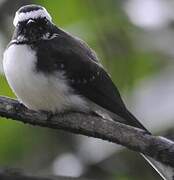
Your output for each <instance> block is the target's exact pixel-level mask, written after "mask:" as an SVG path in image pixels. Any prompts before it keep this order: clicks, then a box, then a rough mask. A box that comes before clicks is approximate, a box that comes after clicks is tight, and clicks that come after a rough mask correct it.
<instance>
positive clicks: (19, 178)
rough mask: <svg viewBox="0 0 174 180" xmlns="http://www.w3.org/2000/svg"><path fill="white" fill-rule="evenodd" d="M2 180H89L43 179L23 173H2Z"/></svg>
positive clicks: (69, 179)
mask: <svg viewBox="0 0 174 180" xmlns="http://www.w3.org/2000/svg"><path fill="white" fill-rule="evenodd" d="M0 179H1V180H87V179H86V178H73V177H63V176H53V177H41V176H30V175H24V174H23V173H22V174H21V173H15V172H14V173H8V172H0Z"/></svg>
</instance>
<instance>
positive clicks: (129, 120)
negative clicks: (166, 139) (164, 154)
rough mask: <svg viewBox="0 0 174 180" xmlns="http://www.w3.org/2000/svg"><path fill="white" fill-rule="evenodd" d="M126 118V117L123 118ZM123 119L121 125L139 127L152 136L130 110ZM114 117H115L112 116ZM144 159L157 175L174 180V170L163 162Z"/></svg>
mask: <svg viewBox="0 0 174 180" xmlns="http://www.w3.org/2000/svg"><path fill="white" fill-rule="evenodd" d="M123 116H124V117H123ZM123 116H122V118H121V121H120V122H121V123H124V124H127V125H130V126H133V127H137V128H140V129H143V130H145V131H146V132H147V133H149V134H151V133H150V132H149V131H148V130H147V129H146V128H145V127H144V126H143V125H142V124H141V123H140V122H139V121H138V120H137V119H136V117H135V116H134V115H132V114H131V113H130V112H129V111H128V110H125V113H124V115H123ZM112 117H113V116H112ZM113 119H114V120H115V121H118V117H117V116H115V118H114V117H113ZM141 155H142V156H143V157H144V159H145V160H146V161H147V162H148V163H149V164H150V165H151V166H152V167H153V168H154V169H155V170H156V171H157V173H158V174H159V175H160V176H161V177H162V178H163V179H164V180H174V168H172V167H170V166H167V165H165V164H163V163H161V162H158V161H156V160H154V159H153V158H151V157H148V156H145V155H144V154H141Z"/></svg>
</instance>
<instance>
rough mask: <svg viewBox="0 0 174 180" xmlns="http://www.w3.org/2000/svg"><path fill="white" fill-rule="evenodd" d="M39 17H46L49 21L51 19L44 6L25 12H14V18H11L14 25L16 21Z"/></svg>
mask: <svg viewBox="0 0 174 180" xmlns="http://www.w3.org/2000/svg"><path fill="white" fill-rule="evenodd" d="M39 17H41V18H44V17H46V18H47V19H48V20H49V21H51V20H52V18H51V16H50V14H49V13H48V12H47V10H46V9H45V8H44V9H39V10H34V11H30V12H26V13H23V12H22V13H19V12H16V15H15V18H14V20H13V24H14V26H15V27H16V26H17V24H18V22H21V21H26V20H27V19H37V18H39Z"/></svg>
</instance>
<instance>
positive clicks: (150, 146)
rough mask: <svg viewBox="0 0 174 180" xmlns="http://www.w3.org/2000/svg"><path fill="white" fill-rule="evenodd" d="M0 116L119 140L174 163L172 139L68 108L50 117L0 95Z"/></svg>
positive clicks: (125, 144) (114, 141)
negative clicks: (66, 111) (70, 110)
mask: <svg viewBox="0 0 174 180" xmlns="http://www.w3.org/2000/svg"><path fill="white" fill-rule="evenodd" d="M0 116H2V117H6V118H11V119H13V120H17V121H21V122H23V123H28V124H31V125H38V126H43V127H48V128H53V129H61V130H65V131H68V132H72V133H76V134H82V135H86V136H91V137H95V138H100V139H103V140H107V141H110V142H113V143H117V144H121V145H123V146H126V147H127V148H129V149H131V150H134V151H137V152H140V153H143V154H145V155H148V156H150V157H152V158H154V159H156V160H158V161H159V162H162V163H165V164H166V165H169V166H171V167H174V142H172V141H170V140H167V139H165V138H163V137H160V136H153V135H149V134H147V133H146V132H145V131H143V130H141V129H138V128H134V127H131V126H127V125H124V124H121V123H118V122H115V121H110V120H106V119H103V118H100V117H98V116H95V115H93V114H84V113H79V112H68V113H64V114H57V115H54V116H51V117H49V116H48V115H47V114H46V113H44V112H36V111H32V110H29V109H27V108H26V107H24V106H23V105H21V104H20V103H19V102H18V101H16V100H14V99H9V98H6V97H0Z"/></svg>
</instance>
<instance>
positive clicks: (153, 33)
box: [0, 0, 174, 180]
mask: <svg viewBox="0 0 174 180" xmlns="http://www.w3.org/2000/svg"><path fill="white" fill-rule="evenodd" d="M30 3H35V4H40V5H43V6H44V7H45V8H47V10H48V11H49V12H50V14H51V15H52V17H53V21H54V23H55V24H57V25H58V26H59V27H61V28H63V29H65V30H67V31H68V32H70V33H72V34H74V35H76V36H78V37H80V38H82V39H83V40H85V41H86V42H87V43H88V44H89V45H90V46H91V47H92V48H93V49H94V50H95V51H96V52H97V54H98V56H99V58H100V60H101V61H102V63H103V64H104V66H105V67H106V68H107V70H108V71H109V72H110V74H111V76H112V79H113V81H114V82H115V84H116V85H117V87H118V88H119V89H120V92H121V94H122V96H123V99H124V101H125V103H126V104H127V106H128V108H129V109H130V110H131V111H132V112H133V113H134V114H135V115H136V116H137V117H138V119H140V121H141V122H142V123H143V124H144V125H145V126H146V127H147V128H148V129H150V130H151V131H152V132H153V133H155V134H160V135H166V136H169V137H171V138H172V136H173V127H174V121H173V117H174V111H173V107H174V80H173V76H174V71H173V70H174V1H173V0H144V1H143V0H141V1H140V0H95V1H94V0H57V1H55V0H49V1H46V0H33V1H32V0H23V1H22V0H13V1H10V0H0V57H1V58H0V72H2V73H1V75H0V95H2V96H10V97H15V96H14V94H13V93H12V91H11V90H10V88H9V86H8V84H7V82H6V80H5V77H4V76H3V70H2V57H3V51H4V49H5V47H6V45H7V44H8V42H9V41H10V38H11V36H12V32H13V30H14V27H13V25H12V21H13V17H14V14H15V11H16V10H17V9H18V8H19V7H20V6H22V5H26V4H30ZM3 168H15V169H19V171H25V172H28V173H31V174H35V175H66V176H74V177H80V176H83V177H88V178H90V177H91V178H95V179H101V180H102V179H103V180H106V179H107V180H128V179H129V180H139V179H142V180H143V179H144V180H145V179H146V180H147V179H148V180H157V179H160V177H159V176H158V175H157V174H156V172H154V170H153V169H152V168H151V167H150V166H149V165H148V164H147V163H146V162H145V161H144V160H143V159H142V158H141V157H140V156H139V155H138V154H137V153H135V152H131V151H129V150H127V149H125V148H123V147H120V146H118V145H115V144H111V143H107V142H102V141H101V140H97V139H94V138H88V137H84V136H77V135H73V134H70V133H67V132H62V131H56V130H49V129H46V128H39V127H33V126H30V125H24V124H21V123H18V122H15V121H11V120H6V119H3V118H1V119H0V169H3Z"/></svg>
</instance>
